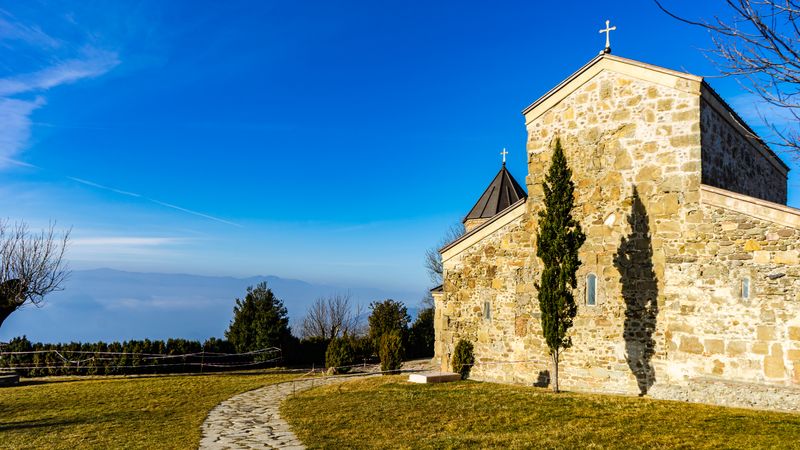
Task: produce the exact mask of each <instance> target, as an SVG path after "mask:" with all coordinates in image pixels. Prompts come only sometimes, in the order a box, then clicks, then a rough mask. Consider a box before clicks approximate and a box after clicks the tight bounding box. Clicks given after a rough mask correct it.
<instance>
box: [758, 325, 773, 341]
mask: <svg viewBox="0 0 800 450" xmlns="http://www.w3.org/2000/svg"><path fill="white" fill-rule="evenodd" d="M756 337H757V338H758V340H759V341H772V340H774V339H775V327H771V326H765V325H760V326H759V327H758V328H756Z"/></svg>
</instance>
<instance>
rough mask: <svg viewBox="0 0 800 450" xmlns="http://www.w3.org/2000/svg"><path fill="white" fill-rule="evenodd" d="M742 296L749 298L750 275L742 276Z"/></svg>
mask: <svg viewBox="0 0 800 450" xmlns="http://www.w3.org/2000/svg"><path fill="white" fill-rule="evenodd" d="M742 298H745V299H746V298H750V277H744V278H742Z"/></svg>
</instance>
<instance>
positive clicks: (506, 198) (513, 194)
mask: <svg viewBox="0 0 800 450" xmlns="http://www.w3.org/2000/svg"><path fill="white" fill-rule="evenodd" d="M527 197H528V194H526V193H525V190H524V189H523V188H522V186H520V185H519V183H517V180H515V179H514V177H512V176H511V173H510V172H509V171H508V170H507V169H506V165H505V164H503V167H502V168H501V169H500V172H498V173H497V176H496V177H494V180H492V182H491V183H489V187H487V188H486V191H484V192H483V195H481V198H480V199H479V200H478V202H477V203H475V206H473V207H472V210H471V211H470V212H469V214H467V217H465V218H464V220H465V221H466V220H469V219H488V218H490V217H494V216H495V215H497V213H499V212H501V211H503V210H504V209H506V208H508V207H509V206H511V205H513V204H514V203H516V202H517V201H519V199H521V198H527Z"/></svg>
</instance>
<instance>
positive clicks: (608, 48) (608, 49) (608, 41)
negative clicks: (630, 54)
mask: <svg viewBox="0 0 800 450" xmlns="http://www.w3.org/2000/svg"><path fill="white" fill-rule="evenodd" d="M610 23H611V21H610V20H606V28H605V30H600V33H605V34H606V48H605V49H603V51H602V52H600V53H601V54H602V53H611V39H610V38H609V36H610V35H611V32H612V31H615V30H616V29H617V26H616V25H614V26H613V27H610V26H609V24H610Z"/></svg>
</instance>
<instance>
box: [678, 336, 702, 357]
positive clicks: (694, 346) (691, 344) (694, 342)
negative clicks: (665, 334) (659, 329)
mask: <svg viewBox="0 0 800 450" xmlns="http://www.w3.org/2000/svg"><path fill="white" fill-rule="evenodd" d="M678 350H680V351H682V352H686V353H694V354H697V355H700V354H702V353H703V350H704V347H703V344H701V343H700V339H698V338H697V337H695V336H683V337H682V338H681V345H680V347H678Z"/></svg>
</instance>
